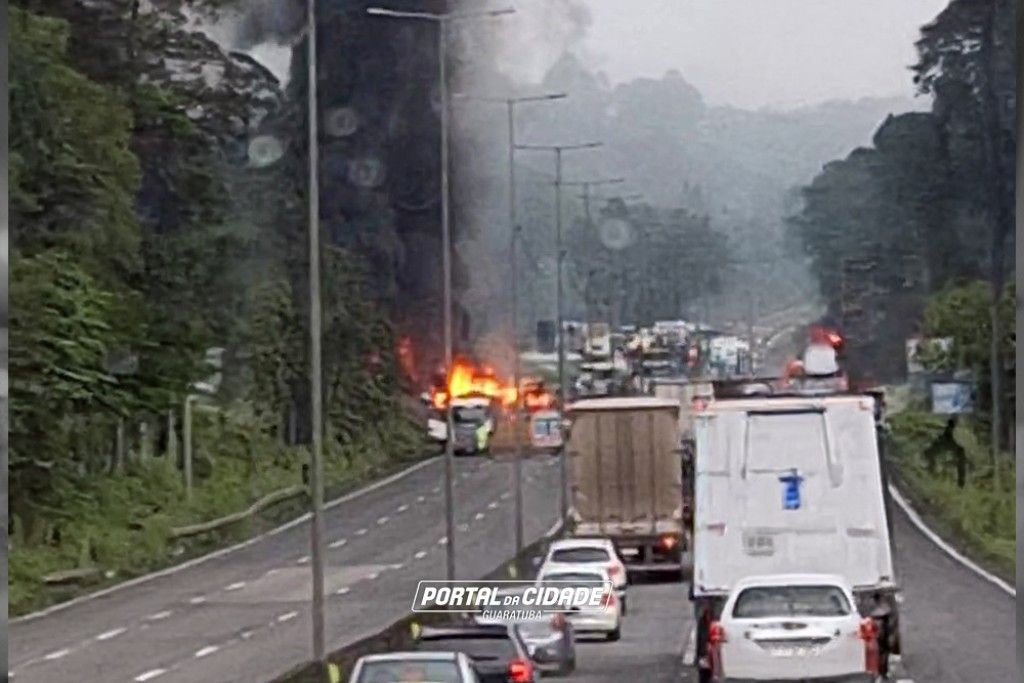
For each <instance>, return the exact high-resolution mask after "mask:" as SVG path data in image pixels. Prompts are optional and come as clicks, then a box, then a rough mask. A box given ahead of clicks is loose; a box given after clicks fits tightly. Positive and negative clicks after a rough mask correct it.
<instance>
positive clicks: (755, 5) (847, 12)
mask: <svg viewBox="0 0 1024 683" xmlns="http://www.w3.org/2000/svg"><path fill="white" fill-rule="evenodd" d="M580 2H581V4H583V5H585V6H586V7H587V8H588V9H589V11H590V15H591V22H590V25H589V26H588V27H587V28H586V30H585V33H584V37H583V40H582V42H581V44H580V45H579V46H578V49H580V51H581V53H582V56H584V57H585V58H586V59H587V61H588V62H589V63H591V64H593V65H595V66H598V67H599V68H600V69H602V70H603V71H605V72H606V73H607V75H608V76H609V78H610V79H611V80H612V81H613V82H622V81H628V80H630V79H632V78H635V77H638V76H650V77H655V78H657V77H660V76H661V75H662V74H664V73H665V71H667V70H669V69H678V70H679V71H680V72H681V73H682V74H683V76H684V78H686V80H687V81H689V82H690V83H692V84H693V85H695V86H696V87H697V88H698V89H699V90H700V92H701V93H702V94H703V95H704V97H705V98H706V100H707V101H708V102H709V103H711V104H729V105H733V106H737V107H742V108H748V109H756V108H759V107H764V106H770V107H777V108H792V107H795V106H799V105H801V104H813V103H816V102H822V101H826V100H832V99H858V98H861V97H879V96H881V97H888V96H893V95H905V96H909V95H912V94H913V85H912V83H911V80H910V74H909V72H908V71H907V66H908V65H910V64H912V63H913V62H914V61H915V54H914V47H913V44H914V41H915V40H916V39H917V36H918V29H919V27H920V26H922V25H923V24H925V23H927V22H928V21H930V20H931V19H932V18H933V17H935V15H936V14H938V13H939V12H940V11H941V10H942V9H943V8H944V7H945V5H946V4H947V3H946V2H945V0H856V1H855V2H854V1H852V0H770V1H769V0H641V1H637V2H623V1H622V0H580Z"/></svg>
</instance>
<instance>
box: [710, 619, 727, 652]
mask: <svg viewBox="0 0 1024 683" xmlns="http://www.w3.org/2000/svg"><path fill="white" fill-rule="evenodd" d="M724 642H725V627H723V626H722V624H721V622H718V621H712V622H711V626H710V627H709V628H708V643H709V644H710V645H712V646H714V645H719V644H721V643H724Z"/></svg>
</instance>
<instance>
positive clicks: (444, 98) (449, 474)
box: [366, 7, 515, 581]
mask: <svg viewBox="0 0 1024 683" xmlns="http://www.w3.org/2000/svg"><path fill="white" fill-rule="evenodd" d="M366 12H367V14H370V15H373V16H378V17H389V18H394V19H417V20H422V21H432V22H434V23H436V24H437V61H438V68H437V74H438V80H439V83H438V88H439V96H440V97H439V98H440V100H441V251H442V254H441V270H442V273H443V275H442V277H443V282H444V284H443V288H444V295H443V306H444V313H443V325H444V362H445V369H446V371H447V372H448V374H449V375H450V374H451V369H452V356H453V353H452V344H453V341H452V337H453V335H452V264H451V242H452V240H451V224H450V219H449V215H450V210H449V197H448V194H449V192H448V166H449V159H448V116H449V106H450V103H449V98H448V70H447V65H446V62H447V38H448V22H449V21H451V20H453V19H467V18H472V17H495V16H501V15H503V14H512V13H514V12H515V10H514V9H512V8H508V9H500V10H485V11H480V12H458V13H448V14H431V13H429V12H403V11H399V10H391V9H385V8H383V7H370V8H367V10H366ZM449 393H450V392H446V396H447V399H446V401H445V423H446V427H445V429H446V432H445V436H446V438H445V446H444V498H445V506H444V508H445V510H444V514H445V520H444V521H445V570H446V576H447V578H448V580H449V581H452V580H454V579H455V501H454V491H453V478H454V476H455V425H454V420H453V416H452V402H451V398H452V397H451V396H449V395H448V394H449Z"/></svg>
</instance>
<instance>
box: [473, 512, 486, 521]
mask: <svg viewBox="0 0 1024 683" xmlns="http://www.w3.org/2000/svg"><path fill="white" fill-rule="evenodd" d="M483 518H484V513H482V512H478V513H476V514H475V515H473V519H475V520H477V521H479V520H481V519H483Z"/></svg>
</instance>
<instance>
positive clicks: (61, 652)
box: [43, 648, 71, 662]
mask: <svg viewBox="0 0 1024 683" xmlns="http://www.w3.org/2000/svg"><path fill="white" fill-rule="evenodd" d="M70 653H71V650H69V649H68V648H64V649H63V650H55V651H53V652H50V653H49V654H45V655H43V659H45V660H46V661H48V662H52V661H53V660H55V659H60V658H61V657H63V656H65V655H68V654H70Z"/></svg>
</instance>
